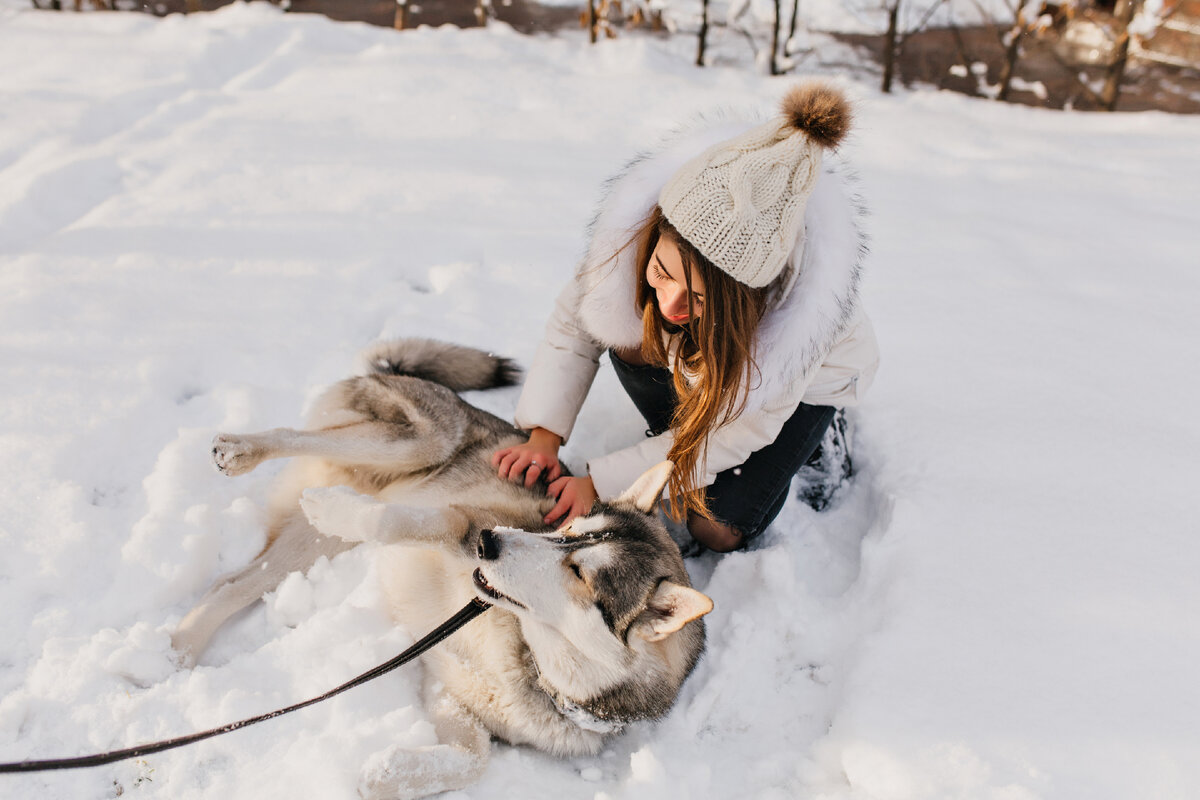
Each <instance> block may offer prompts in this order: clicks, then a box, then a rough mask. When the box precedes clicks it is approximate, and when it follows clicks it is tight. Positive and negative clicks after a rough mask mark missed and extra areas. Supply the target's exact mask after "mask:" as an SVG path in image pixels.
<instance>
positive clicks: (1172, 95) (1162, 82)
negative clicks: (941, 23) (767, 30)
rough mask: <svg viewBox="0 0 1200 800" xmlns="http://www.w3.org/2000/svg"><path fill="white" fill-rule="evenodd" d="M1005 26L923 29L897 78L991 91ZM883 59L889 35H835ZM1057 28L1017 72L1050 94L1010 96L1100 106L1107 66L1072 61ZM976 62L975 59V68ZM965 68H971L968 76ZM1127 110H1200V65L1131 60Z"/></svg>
mask: <svg viewBox="0 0 1200 800" xmlns="http://www.w3.org/2000/svg"><path fill="white" fill-rule="evenodd" d="M1004 31H1005V29H1004V28H998V27H991V26H987V27H976V28H953V29H951V28H943V29H937V30H927V31H921V32H919V33H914V34H911V35H909V36H908V38H907V39H905V41H904V43H903V46H902V48H901V50H900V53H899V56H898V58H897V65H898V67H897V69H898V74H897V80H898V81H900V82H902V83H903V84H904V85H905V86H912V85H916V84H923V85H929V86H936V87H938V88H939V89H948V90H950V91H954V92H962V93H963V94H968V95H974V96H977V97H978V96H985V90H984V87H983V86H981V84H986V85H987V86H995V84H996V83H997V82H998V81H999V75H1000V68H1001V65H1002V64H1003V61H1004V45H1003V44H1002V43H1001V39H1000V37H1001V36H1002V35H1003V34H1004ZM833 36H834V37H835V38H837V39H839V40H841V41H843V42H846V43H848V44H851V45H853V46H855V47H857V48H859V49H861V50H862V51H863V53H864V55H868V56H870V57H871V58H873V59H875V60H876V61H877V62H878V63H880V64H882V62H883V49H884V37H883V36H861V35H853V34H833ZM1057 41H1058V37H1057V35H1056V34H1055V33H1054V31H1048V32H1046V33H1044V34H1042V35H1040V36H1038V37H1036V38H1034V37H1032V36H1027V37H1026V39H1025V42H1024V43H1023V45H1022V53H1021V57H1020V60H1019V61H1018V62H1017V68H1016V76H1017V78H1019V79H1020V81H1021V82H1022V83H1021V84H1019V85H1021V86H1027V87H1028V86H1034V87H1036V85H1037V84H1040V85H1041V88H1042V89H1044V93H1045V96H1044V97H1039V96H1038V93H1037V92H1035V91H1034V90H1033V89H1030V88H1015V89H1013V90H1012V91H1010V93H1009V102H1013V103H1021V104H1024V105H1031V106H1041V107H1045V108H1075V109H1079V110H1098V109H1100V108H1101V105H1100V101H1099V98H1098V97H1096V94H1098V93H1099V91H1100V87H1101V86H1102V85H1103V83H1104V78H1105V75H1106V74H1107V68H1106V67H1103V66H1087V65H1079V64H1071V63H1068V62H1067V61H1065V60H1064V59H1063V58H1062V57H1061V56H1060V55H1059V53H1058V52H1057V51H1056V49H1055V44H1056V43H1057ZM972 65H975V67H974V71H973V70H972ZM964 73H965V74H964ZM1117 109H1118V110H1120V111H1147V110H1159V111H1169V112H1174V113H1180V114H1196V113H1200V71H1196V70H1191V69H1186V68H1181V67H1172V66H1166V65H1163V64H1156V63H1153V62H1146V61H1136V60H1131V61H1130V64H1129V66H1128V68H1127V69H1126V71H1125V78H1124V80H1123V82H1122V84H1121V94H1120V97H1119V98H1118V100H1117Z"/></svg>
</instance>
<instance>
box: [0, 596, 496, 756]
mask: <svg viewBox="0 0 1200 800" xmlns="http://www.w3.org/2000/svg"><path fill="white" fill-rule="evenodd" d="M491 607H492V606H491V604H490V603H485V602H484V601H482V600H479V599H475V600H472V601H471V602H469V603H467V604H466V605H465V606H463V608H462V610H460V611H459V612H458V613H457V614H455V615H454V616H453V617H451V618H450V619H448V620H446V621H445V622H443V623H442V624H441V625H439V626H438V627H437V628H435V629H434V630H432V631H430V632H429V633H428V634H427V635H426V636H425V637H424V638H422V639H421V640H420V641H417V642H415V643H414V644H413V646H412V647H410V648H408V649H407V650H405V651H404V652H403V653H401V654H400V655H398V656H396V657H395V658H393V659H392V660H391V661H388V662H385V663H383V664H380V665H379V666H378V667H375V668H374V669H372V670H370V671H368V672H364V673H363V674H362V675H359V676H358V677H357V678H355V679H354V680H352V681H349V682H347V683H343V684H342V685H341V686H339V687H337V688H336V689H333V690H332V691H328V692H326V693H325V694H323V695H321V696H320V697H314V698H312V699H311V700H305V701H304V702H302V703H296V704H295V705H294V706H288V707H287V708H281V709H278V710H277V711H271V712H269V713H267V714H261V715H259V716H257V717H251V718H250V719H244V720H241V721H240V722H231V723H230V724H228V725H224V726H222V727H220V728H213V729H212V730H208V731H201V732H200V733H193V734H190V735H188V736H180V737H179V738H177V739H167V740H165V741H161V742H152V743H150V744H143V745H139V746H138V747H130V748H127V749H125V750H113V751H111V752H108V753H97V754H96V755H91V756H79V757H78V758H53V759H47V760H45V761H16V762H13V763H11V764H0V773H3V772H42V771H45V770H52V769H77V768H79V767H98V766H100V765H101V764H111V763H112V762H114V761H123V760H125V759H127V758H135V757H137V756H145V755H149V754H151V753H161V752H162V751H163V750H172V749H174V748H176V747H183V746H184V745H185V744H191V743H192V742H198V741H200V740H202V739H209V738H211V737H213V736H220V735H221V734H222V733H229V732H230V731H236V730H237V729H238V728H245V727H248V726H250V725H253V724H255V723H256V722H262V721H263V720H268V719H274V718H275V717H281V716H283V715H284V714H288V713H291V712H292V711H298V710H299V709H301V708H307V707H308V706H311V705H313V704H315V703H319V702H321V701H322V700H328V699H329V698H331V697H333V696H335V695H339V694H341V693H342V692H344V691H346V690H347V689H353V688H354V687H355V686H359V685H360V684H364V683H366V682H367V681H370V680H374V679H375V678H378V677H379V676H380V675H384V674H386V673H388V672H391V671H392V670H394V669H396V667H399V666H402V665H404V664H407V663H408V662H409V661H412V660H413V659H414V658H416V657H417V656H419V655H421V654H422V653H424V652H425V651H426V650H428V649H429V648H431V647H433V646H434V645H435V644H437V643H438V642H440V641H442V640H443V639H445V638H446V637H447V636H449V635H450V634H452V633H454V632H455V631H456V630H458V629H459V628H461V627H462V626H463V625H466V624H467V623H468V622H470V621H471V620H473V619H475V618H476V617H478V616H479V615H480V614H482V613H483V612H484V611H487V610H488V609H489V608H491Z"/></svg>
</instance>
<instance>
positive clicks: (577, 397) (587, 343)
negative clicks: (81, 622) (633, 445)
mask: <svg viewBox="0 0 1200 800" xmlns="http://www.w3.org/2000/svg"><path fill="white" fill-rule="evenodd" d="M578 306H579V286H578V281H576V280H571V281H570V282H569V283H568V284H567V286H566V288H564V289H563V290H562V292H561V293H560V294H559V296H558V300H557V301H555V304H554V312H553V313H552V314H551V315H550V320H549V321H548V322H547V323H546V334H545V338H544V339H543V340H542V343H541V345H540V346H539V347H538V349H537V353H535V354H534V357H533V363H532V364H531V365H530V367H529V372H528V374H527V375H526V377H525V386H524V388H523V389H522V390H521V397H520V399H519V400H518V401H517V410H516V413H515V414H514V418H515V421H516V424H517V427H518V428H522V429H525V430H530V429H532V428H535V427H537V428H545V429H546V430H548V431H553V432H554V433H557V434H558V435H559V436H561V437H562V438H563V441H564V442H565V441H566V440H567V439H568V438H569V437H570V435H571V431H572V429H574V427H575V418H576V417H577V416H579V409H580V408H582V407H583V401H584V400H585V399H586V398H587V394H588V390H589V389H591V386H592V381H593V379H595V377H596V370H597V369H598V368H599V364H600V354H601V353H603V352H604V348H603V347H602V346H601V345H600V344H599V343H597V342H596V341H595V340H594V339H592V337H591V336H589V335H588V334H587V333H585V332H584V331H583V329H582V328H580V327H579V323H578V322H577V320H576V309H577V308H578ZM639 474H640V473H639Z"/></svg>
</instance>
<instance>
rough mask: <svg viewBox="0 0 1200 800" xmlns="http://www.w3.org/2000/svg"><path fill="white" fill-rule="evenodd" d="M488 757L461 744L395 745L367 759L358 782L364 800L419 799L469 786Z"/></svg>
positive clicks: (478, 774) (474, 780) (477, 776)
mask: <svg viewBox="0 0 1200 800" xmlns="http://www.w3.org/2000/svg"><path fill="white" fill-rule="evenodd" d="M485 765H486V759H484V760H481V759H479V758H477V757H476V756H474V755H472V754H471V753H469V752H467V751H466V750H463V749H462V748H459V747H452V746H449V745H444V744H443V745H435V746H433V747H421V748H417V749H415V750H406V749H404V748H400V747H395V748H391V749H389V750H385V751H383V752H381V753H376V754H375V755H374V756H372V757H371V758H369V759H368V760H367V764H366V766H365V767H364V768H363V772H362V776H361V778H360V779H359V783H358V796H359V797H361V798H363V800H415V798H418V797H428V796H429V795H431V794H438V793H439V792H446V791H451V790H454V789H465V788H466V787H468V786H470V785H471V784H473V783H475V782H476V781H478V780H479V777H480V775H481V773H482V772H483V767H484V766H485Z"/></svg>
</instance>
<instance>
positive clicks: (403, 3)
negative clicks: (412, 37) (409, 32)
mask: <svg viewBox="0 0 1200 800" xmlns="http://www.w3.org/2000/svg"><path fill="white" fill-rule="evenodd" d="M407 24H408V0H396V16H395V18H394V19H393V20H392V27H393V28H395V29H396V30H398V31H402V30H404V28H405V25H407Z"/></svg>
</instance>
